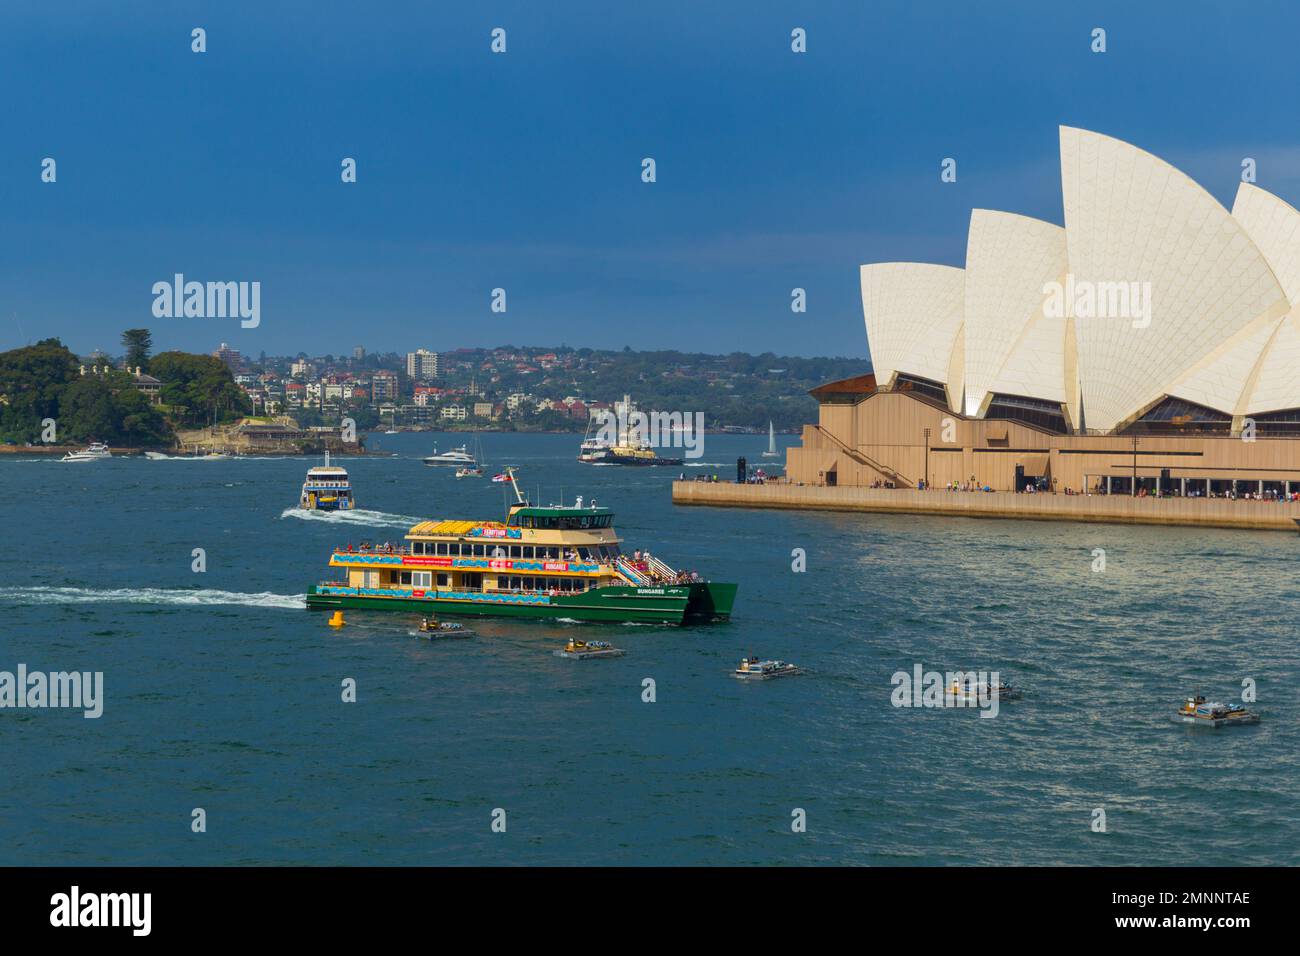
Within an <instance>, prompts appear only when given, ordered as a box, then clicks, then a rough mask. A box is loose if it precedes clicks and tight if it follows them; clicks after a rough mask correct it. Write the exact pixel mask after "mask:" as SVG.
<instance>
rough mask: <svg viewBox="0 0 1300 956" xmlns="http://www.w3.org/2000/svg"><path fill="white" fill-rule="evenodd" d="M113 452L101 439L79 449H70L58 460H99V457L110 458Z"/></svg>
mask: <svg viewBox="0 0 1300 956" xmlns="http://www.w3.org/2000/svg"><path fill="white" fill-rule="evenodd" d="M112 457H113V453H112V452H111V451H109V450H108V446H107V445H105V444H104V443H103V442H102V441H95V442H91V443H90V444H89V445H87V446H86V447H85V448H83V449H82V450H81V451H72V452H68V454H66V455H64V456H63V457H62V458H61V459H59V460H60V461H99V460H100V459H101V458H112Z"/></svg>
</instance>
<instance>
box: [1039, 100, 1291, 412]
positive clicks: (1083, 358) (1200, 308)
mask: <svg viewBox="0 0 1300 956" xmlns="http://www.w3.org/2000/svg"><path fill="white" fill-rule="evenodd" d="M1060 137H1061V188H1062V194H1063V199H1064V208H1065V230H1066V242H1067V246H1068V255H1069V267H1070V273H1071V274H1072V277H1073V280H1074V282H1075V284H1076V286H1078V284H1079V283H1091V284H1092V287H1094V288H1096V287H1098V286H1099V285H1100V284H1103V283H1105V284H1111V283H1134V282H1135V283H1138V284H1139V288H1141V289H1143V290H1146V289H1149V295H1147V296H1146V299H1147V303H1148V305H1149V308H1150V321H1149V323H1146V324H1145V325H1144V324H1143V323H1144V321H1145V320H1144V318H1143V317H1142V316H1141V315H1133V316H1121V317H1097V316H1079V315H1077V313H1076V319H1075V335H1076V340H1077V348H1078V374H1079V378H1080V381H1081V384H1082V392H1083V407H1084V414H1085V418H1086V422H1087V425H1088V427H1089V428H1090V429H1100V430H1103V431H1110V430H1112V429H1113V428H1115V427H1116V426H1117V425H1119V424H1121V423H1122V422H1123V421H1125V420H1126V419H1127V418H1129V417H1132V416H1133V415H1136V414H1137V413H1138V412H1140V411H1141V410H1142V409H1143V408H1145V407H1146V406H1148V405H1149V404H1150V403H1151V402H1152V401H1154V400H1155V399H1157V398H1159V397H1160V396H1161V395H1163V394H1166V393H1168V391H1169V389H1170V388H1171V386H1172V384H1173V383H1174V382H1175V381H1176V380H1178V379H1179V378H1181V377H1182V376H1183V375H1184V374H1185V371H1186V370H1187V369H1189V368H1191V367H1193V366H1194V365H1196V364H1197V363H1199V362H1201V361H1202V360H1204V359H1205V358H1206V357H1207V356H1208V355H1210V353H1212V352H1214V351H1215V349H1217V348H1219V347H1220V346H1222V345H1223V343H1224V342H1225V340H1227V339H1229V338H1231V337H1233V336H1235V335H1236V334H1237V333H1239V332H1241V331H1242V330H1243V329H1245V328H1246V327H1247V326H1248V325H1250V324H1251V323H1252V322H1254V321H1255V320H1256V319H1261V318H1262V317H1266V316H1270V315H1271V316H1272V317H1275V318H1276V317H1280V316H1281V315H1282V314H1283V313H1284V312H1285V311H1286V309H1287V307H1288V306H1289V302H1288V300H1287V298H1286V294H1285V292H1284V291H1283V290H1282V287H1281V285H1280V284H1279V283H1278V280H1277V279H1276V278H1275V277H1274V275H1273V271H1272V269H1270V268H1269V265H1268V263H1267V262H1266V261H1265V259H1264V256H1263V254H1262V253H1261V252H1260V251H1259V249H1258V248H1257V247H1256V246H1255V244H1254V243H1253V242H1252V241H1251V239H1250V237H1249V236H1248V235H1247V233H1246V230H1245V228H1244V227H1243V226H1242V225H1241V224H1240V223H1238V222H1237V220H1236V219H1234V218H1233V217H1232V216H1231V215H1230V214H1229V213H1228V211H1227V210H1226V209H1224V208H1223V207H1222V206H1221V205H1219V203H1217V202H1216V201H1215V200H1214V198H1213V197H1212V196H1210V195H1209V193H1207V192H1206V191H1205V190H1204V189H1202V188H1201V187H1200V186H1198V185H1197V184H1196V183H1195V182H1193V181H1192V180H1191V179H1190V178H1188V177H1187V176H1186V175H1184V174H1183V173H1181V172H1179V171H1178V170H1177V169H1175V168H1174V167H1172V166H1170V165H1169V164H1168V163H1166V162H1164V161H1163V160H1161V159H1159V158H1157V157H1155V156H1152V155H1151V154H1150V153H1147V152H1145V151H1143V150H1140V149H1138V148H1137V147H1135V146H1131V145H1130V144H1128V143H1124V142H1122V141H1120V140H1117V139H1113V138H1111V137H1109V136H1103V135H1101V134H1100V133H1092V132H1089V131H1087V130H1081V129H1074V128H1072V127H1068V126H1063V127H1061V130H1060ZM1204 387H1206V388H1209V389H1210V391H1208V392H1206V395H1207V397H1208V398H1211V399H1213V403H1214V407H1220V408H1222V407H1224V403H1227V404H1228V405H1229V406H1231V405H1235V404H1236V400H1237V399H1238V398H1239V392H1240V389H1238V394H1229V393H1230V392H1231V391H1232V388H1231V387H1224V386H1222V385H1221V386H1219V387H1218V388H1213V387H1212V386H1210V385H1206V386H1204Z"/></svg>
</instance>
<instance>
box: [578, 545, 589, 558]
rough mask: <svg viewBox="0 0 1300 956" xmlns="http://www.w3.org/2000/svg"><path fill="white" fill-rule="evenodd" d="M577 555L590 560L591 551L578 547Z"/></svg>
mask: <svg viewBox="0 0 1300 956" xmlns="http://www.w3.org/2000/svg"><path fill="white" fill-rule="evenodd" d="M578 557H580V558H582V560H584V561H590V560H591V551H590V550H589V549H588V548H579V549H578Z"/></svg>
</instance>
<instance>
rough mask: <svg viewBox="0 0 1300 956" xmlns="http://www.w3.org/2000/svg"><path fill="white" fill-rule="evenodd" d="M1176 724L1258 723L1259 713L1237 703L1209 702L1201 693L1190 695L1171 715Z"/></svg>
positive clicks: (1229, 724)
mask: <svg viewBox="0 0 1300 956" xmlns="http://www.w3.org/2000/svg"><path fill="white" fill-rule="evenodd" d="M1169 719H1170V720H1172V721H1173V722H1174V723H1176V724H1191V725H1192V726H1193V727H1225V726H1226V727H1233V726H1236V725H1238V724H1257V723H1259V714H1253V713H1251V712H1250V711H1248V710H1247V709H1246V708H1245V707H1241V706H1238V705H1237V704H1220V703H1217V702H1214V703H1208V702H1206V700H1205V698H1204V697H1202V696H1200V695H1199V694H1198V695H1197V696H1195V697H1188V698H1187V699H1186V700H1184V701H1183V706H1181V707H1179V708H1178V711H1177V713H1174V714H1172V715H1170V718H1169Z"/></svg>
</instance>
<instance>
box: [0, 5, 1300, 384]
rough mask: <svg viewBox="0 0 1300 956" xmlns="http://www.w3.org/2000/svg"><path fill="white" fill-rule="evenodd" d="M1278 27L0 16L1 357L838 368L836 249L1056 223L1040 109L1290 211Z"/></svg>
mask: <svg viewBox="0 0 1300 956" xmlns="http://www.w3.org/2000/svg"><path fill="white" fill-rule="evenodd" d="M304 11H310V17H309V21H310V22H309V25H308V27H307V28H304V22H303V16H304ZM738 14H743V15H738ZM195 27H203V28H204V29H205V30H206V31H207V51H206V52H204V53H194V52H192V51H191V39H190V36H191V30H192V29H193V28H195ZM494 27H502V28H504V29H505V30H506V31H507V36H508V46H507V51H506V52H505V53H503V54H493V53H492V52H491V51H490V49H489V42H490V31H491V30H492V29H493V28H494ZM795 27H800V28H803V29H804V30H806V33H807V52H806V53H802V54H797V53H794V52H792V50H791V45H790V34H791V30H792V29H794V28H795ZM1097 27H1101V28H1104V29H1105V30H1106V31H1107V50H1106V52H1105V53H1103V54H1097V53H1093V52H1092V50H1091V49H1090V46H1091V42H1092V41H1091V32H1092V30H1093V29H1094V28H1097ZM1297 27H1300V13H1297V12H1296V11H1295V10H1292V9H1289V8H1288V7H1287V6H1286V5H1284V4H1281V3H1261V4H1256V5H1254V6H1252V8H1251V15H1250V16H1249V17H1242V16H1240V15H1239V13H1237V12H1236V11H1235V10H1233V9H1231V8H1227V7H1223V8H1212V7H1205V8H1201V7H1195V6H1186V5H1178V6H1175V5H1173V4H1147V5H1140V6H1139V5H1128V4H1122V3H1107V2H1101V3H1095V4H1089V5H1088V7H1087V9H1071V8H1056V7H1050V6H1045V5H1042V4H1039V3H1033V2H1007V3H1003V4H999V5H998V6H997V7H996V8H988V7H981V8H969V9H968V8H962V7H960V6H958V5H954V4H930V5H925V4H914V3H904V2H898V3H884V4H875V5H871V6H869V7H868V6H866V5H862V6H858V5H852V4H827V5H825V6H821V5H819V6H818V7H817V8H813V7H811V6H809V7H799V6H792V5H789V4H758V5H752V4H747V5H744V6H741V5H738V4H725V3H724V4H720V5H717V6H702V5H698V4H691V3H686V2H683V0H676V2H666V3H660V4H655V5H654V6H653V7H650V8H644V9H642V8H637V7H628V8H619V9H611V8H609V7H608V6H606V5H601V4H596V3H590V2H573V3H565V4H561V5H559V6H555V7H546V8H544V9H543V8H538V7H536V6H535V5H530V4H525V3H502V4H498V5H495V6H494V7H493V9H492V10H491V11H490V12H488V13H483V12H481V11H479V10H476V9H470V8H463V9H458V8H455V7H447V8H442V7H436V8H434V7H429V6H426V5H423V4H417V3H399V4H395V5H394V6H393V7H392V8H386V9H385V10H383V11H373V10H366V11H364V13H359V12H358V10H357V8H355V7H353V6H351V5H346V6H345V5H342V4H330V3H324V4H313V5H312V6H310V7H306V6H304V7H301V8H288V9H285V8H278V9H271V8H251V7H240V8H230V9H223V8H212V9H205V8H179V9H177V8H173V7H172V6H169V5H165V4H155V5H152V6H150V5H146V6H144V7H143V8H142V7H138V6H133V7H130V8H126V9H109V8H100V7H97V6H96V5H94V4H91V3H88V2H80V3H78V2H73V3H69V4H64V5H61V6H60V7H59V8H57V9H55V8H30V9H22V10H15V9H6V10H5V11H3V12H2V13H0V63H2V64H3V66H0V70H3V71H4V72H5V73H6V74H7V75H8V79H9V81H10V82H9V84H8V85H9V88H10V89H11V90H13V89H19V88H21V89H22V91H23V93H22V95H21V96H11V97H10V98H9V100H8V101H7V102H6V104H5V107H4V109H3V111H2V112H0V117H2V118H3V123H4V128H5V132H6V135H5V147H4V149H3V150H0V183H3V184H4V197H5V198H4V202H3V203H0V349H9V348H14V347H17V346H21V345H23V344H25V343H27V342H34V341H37V340H40V339H43V338H47V337H52V336H57V337H59V338H60V339H61V340H62V341H63V342H64V343H65V344H67V345H68V346H69V347H70V348H71V349H73V350H74V351H76V352H78V353H79V354H89V353H90V352H91V351H93V350H94V349H102V350H104V351H106V352H108V353H110V354H115V353H117V352H118V350H119V346H118V344H117V339H118V335H119V334H120V332H121V330H122V329H126V328H136V327H148V328H150V329H151V330H152V332H153V337H154V346H155V350H156V351H166V350H169V349H181V350H186V351H193V352H205V353H207V352H211V351H212V350H213V349H214V348H215V347H216V344H217V343H219V342H221V341H226V342H228V343H229V344H230V346H231V347H232V348H235V349H239V350H240V351H241V352H243V353H244V354H246V355H257V354H258V353H260V352H262V351H265V352H267V353H268V354H272V355H294V354H297V353H298V352H299V351H303V352H307V353H308V354H325V353H332V354H335V355H344V356H346V355H348V354H350V352H351V349H352V348H353V347H354V346H355V345H358V344H364V345H365V347H366V348H367V350H370V351H378V352H399V353H401V352H405V351H407V350H410V349H414V348H415V347H418V346H421V345H422V346H423V347H425V348H429V349H431V350H434V351H443V350H444V349H443V348H441V347H440V344H441V343H443V342H454V343H455V346H457V347H461V346H463V347H485V348H486V347H494V346H496V345H499V344H500V343H502V342H512V343H516V344H519V345H530V346H546V347H553V346H555V345H557V344H559V343H561V342H567V343H569V344H572V345H576V346H587V347H591V348H600V349H614V350H617V349H621V348H623V347H624V346H630V347H632V348H634V349H638V350H646V349H661V348H677V349H681V350H682V351H688V352H709V353H715V354H716V353H727V352H730V351H746V352H750V353H761V352H765V351H771V352H774V353H776V354H785V355H802V356H812V355H826V356H861V357H862V358H863V359H864V361H865V359H866V357H867V350H866V341H865V334H864V328H863V318H862V309H861V303H860V297H859V273H858V268H859V266H860V265H862V264H864V263H869V262H888V261H922V262H937V263H941V264H949V265H960V264H961V263H962V261H963V259H964V253H965V240H964V237H965V235H966V224H967V222H968V220H969V217H970V214H971V210H972V208H996V209H1005V210H1008V211H1011V212H1018V213H1023V214H1025V215H1029V216H1035V217H1038V218H1042V219H1046V220H1048V221H1051V222H1055V223H1058V224H1059V223H1061V222H1062V214H1061V207H1060V194H1059V186H1058V182H1059V165H1058V159H1057V126H1058V124H1061V123H1065V124H1070V125H1076V126H1081V127H1086V128H1089V129H1095V130H1098V131H1101V132H1104V133H1107V134H1110V135H1114V136H1117V137H1120V138H1123V139H1126V140H1129V141H1132V142H1138V143H1141V144H1142V145H1143V147H1145V148H1147V149H1150V150H1151V151H1152V152H1154V153H1155V154H1156V155H1158V156H1160V157H1161V158H1163V159H1165V160H1167V161H1169V162H1170V163H1172V164H1174V165H1175V166H1177V167H1179V168H1180V169H1182V170H1184V171H1185V172H1187V173H1188V174H1189V175H1190V176H1192V177H1193V178H1195V179H1196V180H1198V181H1199V182H1201V183H1203V184H1204V185H1205V186H1206V187H1207V188H1208V189H1209V190H1210V191H1211V192H1212V193H1213V195H1214V196H1215V197H1216V198H1217V199H1218V200H1219V201H1220V202H1223V203H1225V204H1228V203H1230V202H1231V199H1232V194H1233V192H1234V190H1235V188H1236V185H1237V182H1238V181H1239V179H1240V175H1241V163H1242V161H1243V159H1244V158H1247V157H1249V158H1251V159H1254V160H1255V161H1256V165H1257V174H1258V182H1259V184H1260V185H1261V186H1264V187H1265V188H1267V189H1269V190H1270V191H1272V192H1274V193H1276V194H1277V195H1279V196H1281V197H1282V198H1283V199H1286V200H1288V201H1289V202H1291V203H1292V204H1300V143H1297V136H1298V135H1300V134H1297V133H1296V129H1297V123H1296V115H1295V114H1296V111H1297V108H1296V106H1295V105H1294V104H1293V103H1292V102H1291V101H1290V98H1288V97H1286V96H1277V95H1271V91H1276V90H1289V89H1294V88H1295V86H1296V75H1295V74H1296V72H1297V69H1300V67H1297V64H1296V62H1295V58H1294V56H1293V55H1292V51H1291V49H1290V46H1291V38H1292V37H1293V36H1294V35H1295V34H1296V32H1297ZM50 63H58V64H60V66H59V68H58V69H56V70H51V69H49V64H50ZM24 77H34V78H38V81H36V82H24V81H23V80H22V78H24ZM646 157H651V158H653V159H654V160H655V163H656V182H654V183H644V182H642V181H641V172H642V160H643V159H644V158H646ZM46 158H52V159H54V160H55V161H56V164H57V167H56V168H57V178H56V180H55V181H54V182H52V183H51V182H42V181H41V174H42V162H43V160H44V159H46ZM345 158H353V159H355V160H356V164H357V166H356V168H357V182H356V183H344V182H342V180H341V175H340V169H341V164H342V162H343V160H344V159H345ZM946 158H955V159H956V161H957V174H958V175H957V181H956V182H952V183H943V182H941V180H940V169H941V163H942V162H943V160H944V159H946ZM177 273H182V274H184V275H185V276H186V278H187V279H190V278H192V279H193V280H195V281H199V282H204V283H218V282H221V283H224V282H249V283H251V282H258V283H260V288H261V306H260V313H261V314H260V322H259V324H258V325H257V327H256V328H241V327H240V322H239V320H238V319H237V318H196V317H191V318H157V317H155V316H154V314H153V313H152V312H151V307H152V305H153V303H154V294H153V293H152V292H151V289H152V287H153V286H154V284H155V283H158V282H170V281H171V279H172V277H173V276H174V275H175V274H177ZM497 288H503V289H505V290H506V303H507V306H506V311H505V312H504V313H500V312H493V311H491V302H492V292H493V290H494V289H497ZM796 288H801V289H804V290H806V295H807V311H806V312H805V313H794V312H792V311H791V307H790V305H791V293H792V290H793V289H796Z"/></svg>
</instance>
